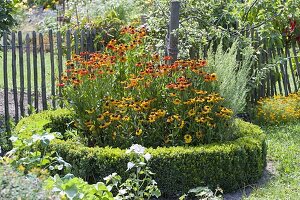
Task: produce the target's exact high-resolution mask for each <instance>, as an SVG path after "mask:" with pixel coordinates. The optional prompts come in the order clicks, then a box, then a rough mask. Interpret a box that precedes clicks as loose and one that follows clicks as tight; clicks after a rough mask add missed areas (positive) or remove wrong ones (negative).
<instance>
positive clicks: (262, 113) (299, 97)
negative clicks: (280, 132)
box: [257, 93, 300, 124]
mask: <svg viewBox="0 0 300 200" xmlns="http://www.w3.org/2000/svg"><path fill="white" fill-rule="evenodd" d="M257 118H258V119H259V120H260V121H263V122H264V123H270V124H279V123H286V122H292V121H295V120H299V119H300V94H299V93H293V94H290V95H288V96H286V97H285V96H280V95H277V96H274V97H270V98H264V99H260V100H259V101H258V107H257Z"/></svg>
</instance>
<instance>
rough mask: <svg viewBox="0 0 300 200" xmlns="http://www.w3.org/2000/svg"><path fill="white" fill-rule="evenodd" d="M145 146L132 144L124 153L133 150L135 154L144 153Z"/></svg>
mask: <svg viewBox="0 0 300 200" xmlns="http://www.w3.org/2000/svg"><path fill="white" fill-rule="evenodd" d="M145 149H146V148H145V147H143V146H142V145H139V144H133V145H132V146H131V147H130V148H129V149H128V150H126V153H127V154H128V153H131V152H134V153H136V154H144V152H145Z"/></svg>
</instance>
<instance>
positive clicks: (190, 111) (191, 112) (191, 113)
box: [188, 109, 196, 117]
mask: <svg viewBox="0 0 300 200" xmlns="http://www.w3.org/2000/svg"><path fill="white" fill-rule="evenodd" d="M195 114H196V110H195V109H191V110H189V112H188V115H189V116H190V117H191V116H194V115H195Z"/></svg>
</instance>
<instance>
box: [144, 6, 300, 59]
mask: <svg viewBox="0 0 300 200" xmlns="http://www.w3.org/2000/svg"><path fill="white" fill-rule="evenodd" d="M299 3H300V1H299V0H288V1H281V0H252V1H236V0H226V1H224V0H208V1H198V0H181V1H180V4H181V10H180V26H179V29H178V30H177V31H176V33H177V36H178V38H179V52H180V53H179V57H180V58H189V57H191V58H195V57H199V53H200V50H203V49H205V48H206V47H207V46H209V45H210V44H214V43H219V40H220V38H223V40H224V42H225V43H226V45H225V46H229V44H231V43H232V42H233V41H235V40H236V39H238V38H241V39H245V37H244V36H243V35H244V33H245V32H247V31H250V29H251V28H254V29H255V30H257V33H258V37H257V38H259V40H264V41H265V42H266V44H267V46H272V45H278V46H283V42H282V35H283V34H284V35H286V36H287V37H286V39H287V40H288V41H295V40H297V41H299V40H300V26H299V19H300V18H299V17H300V16H299V13H300V12H299V6H298V5H299ZM141 6H142V7H143V8H144V10H145V13H147V16H148V19H147V25H148V28H149V29H150V35H151V37H152V38H151V39H152V40H153V43H152V44H153V45H155V46H156V48H160V49H161V50H164V48H165V37H166V34H167V32H168V25H167V24H168V22H169V9H170V1H168V0H163V1H161V0H152V1H148V3H146V4H144V2H141ZM274 11H276V12H274ZM294 22H296V26H294V25H295V23H294Z"/></svg>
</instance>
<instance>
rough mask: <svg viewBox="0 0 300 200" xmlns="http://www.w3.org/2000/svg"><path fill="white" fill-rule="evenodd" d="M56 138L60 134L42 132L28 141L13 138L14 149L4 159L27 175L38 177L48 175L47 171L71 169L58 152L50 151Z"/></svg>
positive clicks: (11, 138) (27, 139)
mask: <svg viewBox="0 0 300 200" xmlns="http://www.w3.org/2000/svg"><path fill="white" fill-rule="evenodd" d="M55 137H59V134H58V133H47V132H42V133H39V134H34V135H32V136H31V137H29V138H26V139H19V138H18V137H16V136H11V137H10V140H11V141H12V143H13V149H12V150H11V151H9V152H7V154H5V156H4V158H3V159H4V160H5V161H7V162H9V163H10V164H11V165H12V166H14V167H15V168H18V169H19V170H20V171H23V172H24V173H25V174H27V173H33V174H36V175H38V176H44V175H46V174H47V169H49V170H51V171H53V170H55V171H61V170H63V169H64V168H70V167H71V166H70V164H69V163H67V162H65V161H64V160H63V159H62V158H61V157H60V156H58V154H57V153H56V152H54V151H48V150H49V149H48V147H49V145H50V142H51V141H52V140H53V139H54V138H55Z"/></svg>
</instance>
